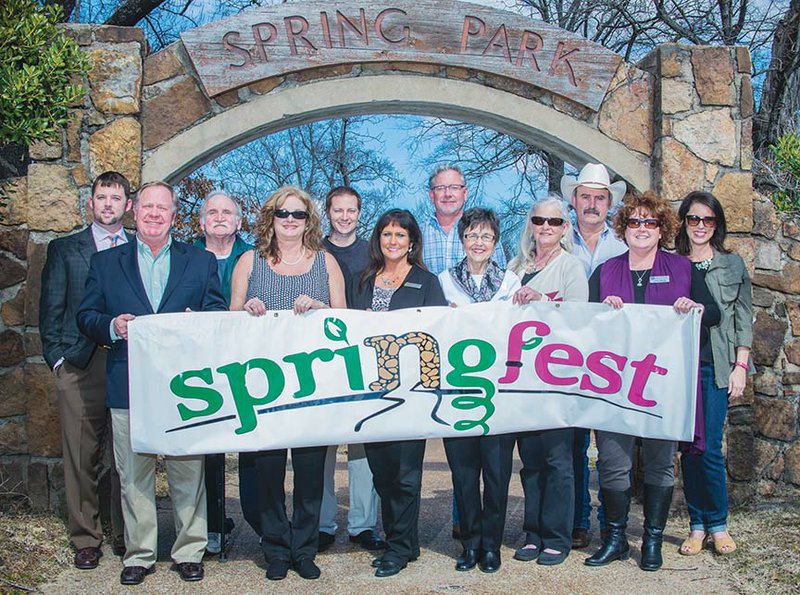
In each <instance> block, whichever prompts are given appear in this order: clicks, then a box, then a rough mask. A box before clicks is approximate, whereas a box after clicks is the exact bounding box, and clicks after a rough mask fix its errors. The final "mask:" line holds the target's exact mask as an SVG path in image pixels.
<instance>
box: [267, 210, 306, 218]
mask: <svg viewBox="0 0 800 595" xmlns="http://www.w3.org/2000/svg"><path fill="white" fill-rule="evenodd" d="M275 216H276V217H277V218H278V219H288V218H289V217H294V218H295V219H298V220H303V219H308V213H306V212H305V211H287V210H286V209H278V210H277V211H275Z"/></svg>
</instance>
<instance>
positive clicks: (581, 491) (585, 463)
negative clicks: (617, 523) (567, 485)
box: [572, 428, 606, 529]
mask: <svg viewBox="0 0 800 595" xmlns="http://www.w3.org/2000/svg"><path fill="white" fill-rule="evenodd" d="M590 442H591V430H584V429H583V428H575V440H574V442H573V448H572V470H573V474H574V475H575V514H574V516H573V524H572V526H573V527H574V528H575V529H588V528H589V525H590V523H589V516H590V515H591V514H592V495H591V494H590V493H589V454H588V450H589V443H590ZM598 496H600V495H599V494H598ZM602 502H603V501H602V499H601V500H600V506H598V507H597V521H598V523H600V528H601V529H605V527H606V519H605V515H604V514H603V506H602Z"/></svg>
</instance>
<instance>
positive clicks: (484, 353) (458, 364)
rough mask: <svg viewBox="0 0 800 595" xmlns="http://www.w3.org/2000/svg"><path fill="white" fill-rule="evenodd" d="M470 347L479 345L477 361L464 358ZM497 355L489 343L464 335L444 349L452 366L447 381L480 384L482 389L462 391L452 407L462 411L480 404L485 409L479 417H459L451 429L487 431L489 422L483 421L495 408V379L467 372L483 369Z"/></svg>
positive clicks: (452, 384)
mask: <svg viewBox="0 0 800 595" xmlns="http://www.w3.org/2000/svg"><path fill="white" fill-rule="evenodd" d="M469 347H476V348H477V349H478V362H477V363H476V364H474V365H471V366H470V365H467V364H466V363H465V362H464V353H465V352H466V350H467V349H468V348H469ZM496 359H497V351H496V350H495V348H494V347H493V346H492V344H491V343H488V342H486V341H482V340H480V339H465V340H463V341H459V342H458V343H455V344H454V345H453V346H452V347H450V350H449V351H448V352H447V360H448V362H449V363H450V365H451V366H452V367H453V370H452V371H451V372H450V373H449V374H447V377H446V380H447V382H448V383H449V384H450V385H451V386H456V387H458V388H479V389H481V390H483V392H484V394H483V396H476V395H462V396H458V397H455V398H454V399H453V401H452V405H453V407H454V408H455V409H461V410H462V411H467V410H470V409H477V408H479V407H483V408H484V410H485V413H484V415H483V417H482V418H481V419H479V420H472V419H462V420H458V421H457V422H456V423H455V424H453V428H454V429H456V430H459V431H462V432H464V431H467V430H471V429H472V428H475V427H480V428H482V429H483V433H484V434H488V433H489V426H488V425H487V423H486V422H487V421H488V420H489V418H490V417H492V415H493V414H494V410H495V406H494V403H492V398H493V397H494V393H495V387H494V383H493V382H492V381H491V380H489V379H488V378H482V377H480V376H468V374H475V373H479V372H485V371H486V370H488V369H489V368H491V367H492V366H493V365H494V362H495V360H496Z"/></svg>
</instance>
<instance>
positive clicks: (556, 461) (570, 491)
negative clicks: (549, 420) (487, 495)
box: [517, 428, 575, 552]
mask: <svg viewBox="0 0 800 595" xmlns="http://www.w3.org/2000/svg"><path fill="white" fill-rule="evenodd" d="M573 439H574V431H573V429H572V428H559V429H556V430H542V431H539V432H526V433H524V434H520V435H519V436H518V438H517V448H518V449H519V457H520V459H522V469H521V470H520V472H519V475H520V478H521V479H522V489H523V491H524V493H525V520H524V525H523V529H524V530H525V533H526V536H525V543H532V544H534V545H536V546H537V547H540V548H541V549H545V548H551V549H554V550H557V551H559V552H567V551H569V550H570V548H571V547H572V521H573V515H574V510H573V509H574V505H575V480H574V474H573V470H572V444H573Z"/></svg>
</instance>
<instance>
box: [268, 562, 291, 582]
mask: <svg viewBox="0 0 800 595" xmlns="http://www.w3.org/2000/svg"><path fill="white" fill-rule="evenodd" d="M291 565H292V564H291V562H289V560H273V561H272V562H270V563H269V566H267V578H268V579H269V580H271V581H280V580H283V579H285V578H286V575H287V574H289V567H290V566H291Z"/></svg>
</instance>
